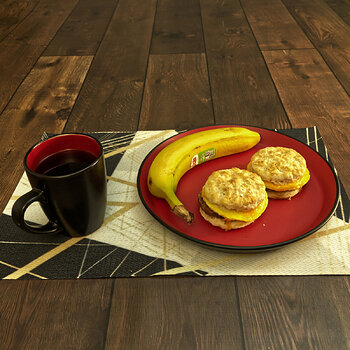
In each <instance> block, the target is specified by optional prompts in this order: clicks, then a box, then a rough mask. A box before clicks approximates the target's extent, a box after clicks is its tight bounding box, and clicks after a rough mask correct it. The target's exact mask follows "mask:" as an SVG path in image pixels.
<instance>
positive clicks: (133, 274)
mask: <svg viewBox="0 0 350 350" xmlns="http://www.w3.org/2000/svg"><path fill="white" fill-rule="evenodd" d="M158 259H159V258H155V259H154V260H152V261H151V262H149V263H148V264H147V265H145V266H144V267H142V268H141V269H140V270H138V271H135V272H134V273H132V274H131V275H130V276H131V277H135V275H136V274H137V273H139V272H141V271H143V270H144V269H146V268H147V267H148V266H150V265H152V264H153V263H154V262H155V261H157V260H158Z"/></svg>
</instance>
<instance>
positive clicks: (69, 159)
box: [35, 150, 96, 176]
mask: <svg viewBox="0 0 350 350" xmlns="http://www.w3.org/2000/svg"><path fill="white" fill-rule="evenodd" d="M95 160H96V157H95V156H94V155H93V154H91V153H90V152H86V151H84V150H65V151H62V152H58V153H54V154H52V155H50V156H48V157H47V158H45V159H43V160H42V161H41V162H40V163H39V164H38V166H37V167H36V169H35V172H37V173H39V174H43V175H47V176H63V175H69V174H72V173H75V172H77V171H80V170H83V169H84V168H86V167H87V166H89V165H90V164H91V163H93V162H94V161H95Z"/></svg>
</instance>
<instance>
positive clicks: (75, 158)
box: [12, 134, 107, 236]
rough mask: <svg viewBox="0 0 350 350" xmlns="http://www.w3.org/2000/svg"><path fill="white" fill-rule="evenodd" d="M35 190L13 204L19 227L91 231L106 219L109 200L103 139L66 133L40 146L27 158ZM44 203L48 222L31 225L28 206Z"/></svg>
mask: <svg viewBox="0 0 350 350" xmlns="http://www.w3.org/2000/svg"><path fill="white" fill-rule="evenodd" d="M24 168H25V170H26V173H27V176H28V179H29V182H30V184H31V186H32V190H31V191H30V192H28V193H26V194H25V195H23V196H21V197H20V198H19V199H17V201H16V202H15V204H14V205H13V207H12V219H13V221H14V222H15V224H16V225H18V226H19V227H21V228H22V229H23V230H25V231H27V232H31V233H52V232H62V233H66V234H68V235H71V236H77V235H87V234H89V233H92V232H94V231H95V230H97V229H98V228H99V227H100V226H101V225H102V223H103V220H104V214H105V209H106V202H107V180H106V168H105V159H104V156H103V149H102V145H101V143H100V142H99V141H98V140H97V139H95V138H94V137H91V136H89V135H85V134H61V135H57V136H54V137H51V138H49V139H47V140H45V141H42V142H39V143H38V144H36V145H34V146H33V147H32V148H31V149H30V150H29V151H28V152H27V154H26V156H25V158H24ZM33 202H39V203H40V205H41V207H42V209H43V211H44V213H45V214H46V216H47V218H48V223H47V224H45V225H37V224H33V223H28V222H27V221H26V220H25V219H24V216H25V212H26V210H27V208H28V207H29V206H30V205H31V204H32V203H33Z"/></svg>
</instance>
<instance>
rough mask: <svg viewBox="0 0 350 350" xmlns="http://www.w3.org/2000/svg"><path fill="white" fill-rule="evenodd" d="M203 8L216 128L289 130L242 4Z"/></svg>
mask: <svg viewBox="0 0 350 350" xmlns="http://www.w3.org/2000/svg"><path fill="white" fill-rule="evenodd" d="M201 6H202V17H203V28H204V36H205V42H206V49H207V60H208V70H209V78H210V84H211V91H212V97H213V105H214V111H215V121H216V123H218V124H225V123H240V124H248V125H259V126H261V127H282V128H283V127H286V128H287V127H289V126H290V123H289V120H288V118H287V116H286V114H285V112H284V109H283V107H282V104H281V102H280V100H279V98H278V94H277V92H276V89H275V87H274V85H273V82H272V80H271V77H270V75H269V72H268V70H267V68H266V65H265V62H264V59H263V57H262V55H261V52H260V51H259V48H258V45H257V43H256V41H255V38H254V36H253V34H252V32H251V30H250V28H249V25H248V22H247V20H246V18H245V15H244V12H243V10H242V8H241V7H240V4H239V1H238V0H231V1H218V2H213V1H211V0H203V1H202V2H201Z"/></svg>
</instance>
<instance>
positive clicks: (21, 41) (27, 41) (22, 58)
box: [0, 0, 77, 113]
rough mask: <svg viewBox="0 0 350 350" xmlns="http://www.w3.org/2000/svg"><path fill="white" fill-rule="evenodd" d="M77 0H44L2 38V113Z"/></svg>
mask: <svg viewBox="0 0 350 350" xmlns="http://www.w3.org/2000/svg"><path fill="white" fill-rule="evenodd" d="M76 2H77V0H57V1H54V2H52V1H49V0H42V1H40V3H39V4H38V6H36V8H35V9H34V10H33V12H32V13H31V15H30V16H28V17H27V18H25V19H24V20H23V21H22V22H21V23H20V24H19V25H18V26H17V27H16V28H15V30H13V31H12V32H11V33H10V34H9V35H8V36H7V37H6V38H5V39H4V40H3V41H2V42H0V77H1V84H0V113H1V112H2V111H3V109H4V108H5V106H6V104H7V103H8V101H9V100H10V98H11V96H12V94H13V93H14V92H15V91H16V89H17V88H18V86H19V85H20V84H21V82H22V81H23V79H24V78H25V77H26V75H27V74H28V73H29V71H30V70H31V69H32V67H33V66H34V64H35V62H36V61H37V59H38V58H39V56H40V55H41V53H42V52H43V50H44V49H45V47H46V45H47V44H48V43H49V41H50V40H51V39H52V38H53V36H54V35H55V33H56V31H57V30H58V28H59V27H60V26H61V25H62V23H63V22H64V20H65V19H66V17H67V16H68V14H69V13H70V12H71V11H72V8H73V7H74V6H75V4H76Z"/></svg>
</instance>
